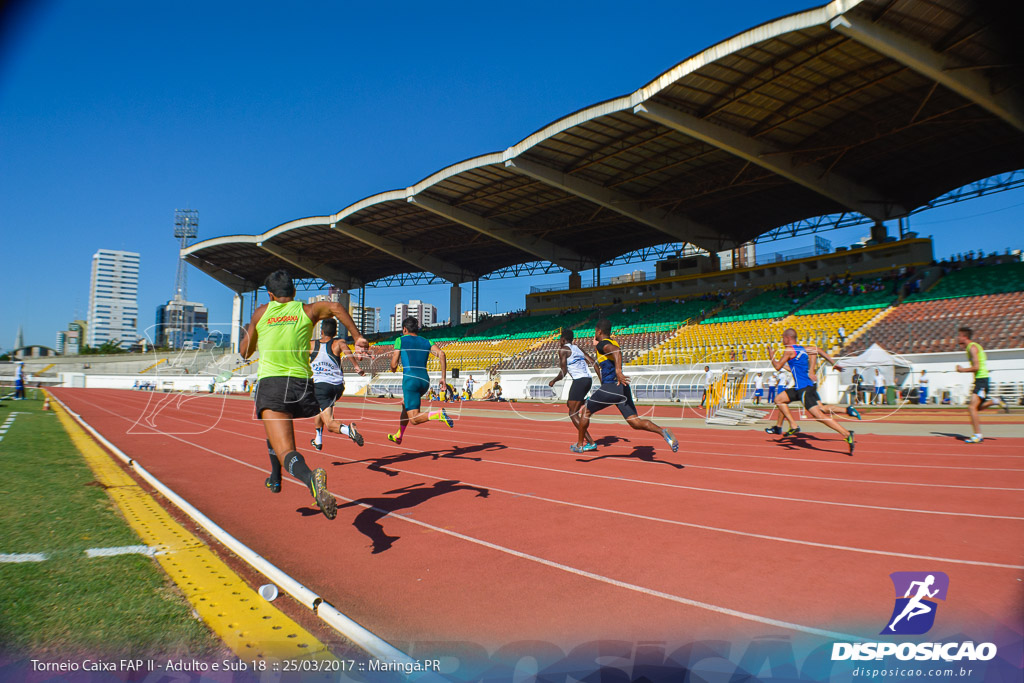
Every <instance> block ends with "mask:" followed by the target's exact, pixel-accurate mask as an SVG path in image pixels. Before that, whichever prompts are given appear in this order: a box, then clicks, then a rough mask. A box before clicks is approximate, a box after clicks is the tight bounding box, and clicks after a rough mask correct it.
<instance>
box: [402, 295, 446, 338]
mask: <svg viewBox="0 0 1024 683" xmlns="http://www.w3.org/2000/svg"><path fill="white" fill-rule="evenodd" d="M409 316H412V317H413V318H416V320H418V321H419V322H420V327H421V328H423V327H432V326H434V325H436V324H437V307H436V306H433V305H431V304H427V303H423V302H422V301H420V300H419V299H410V300H409V303H407V304H395V314H394V315H393V316H391V331H392V332H401V331H402V321H403V320H405V319H406V318H408V317H409Z"/></svg>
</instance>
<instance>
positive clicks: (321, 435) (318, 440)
mask: <svg viewBox="0 0 1024 683" xmlns="http://www.w3.org/2000/svg"><path fill="white" fill-rule="evenodd" d="M313 441H314V442H316V443H318V444H321V443H323V442H324V429H323V427H321V428H319V429H317V430H316V436H314V437H313Z"/></svg>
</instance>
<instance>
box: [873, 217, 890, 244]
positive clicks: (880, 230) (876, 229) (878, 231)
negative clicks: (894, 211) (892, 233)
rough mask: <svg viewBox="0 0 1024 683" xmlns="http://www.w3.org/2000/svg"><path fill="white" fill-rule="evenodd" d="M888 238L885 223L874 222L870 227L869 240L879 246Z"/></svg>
mask: <svg viewBox="0 0 1024 683" xmlns="http://www.w3.org/2000/svg"><path fill="white" fill-rule="evenodd" d="M888 236H889V231H888V230H887V229H886V227H885V223H883V222H882V221H875V224H874V225H872V226H871V239H872V240H874V241H875V242H876V243H877V244H881V243H882V242H884V241H885V238H886V237H888Z"/></svg>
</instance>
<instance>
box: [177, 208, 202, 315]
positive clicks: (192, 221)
mask: <svg viewBox="0 0 1024 683" xmlns="http://www.w3.org/2000/svg"><path fill="white" fill-rule="evenodd" d="M198 234H199V211H197V210H196V209H175V210H174V238H175V239H178V240H181V248H182V249H184V248H185V247H187V246H188V243H189V240H194V239H195V238H196V236H197V235H198ZM174 298H175V299H181V300H182V301H187V300H188V271H187V270H185V259H183V258H181V252H180V251H179V252H178V275H177V278H175V281H174Z"/></svg>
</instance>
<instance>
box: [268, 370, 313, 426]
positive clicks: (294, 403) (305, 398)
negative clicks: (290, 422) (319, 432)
mask: <svg viewBox="0 0 1024 683" xmlns="http://www.w3.org/2000/svg"><path fill="white" fill-rule="evenodd" d="M264 410H272V411H274V412H275V413H287V414H289V415H291V416H292V418H300V417H315V416H316V415H319V414H320V404H318V403H317V401H316V395H315V393H314V390H313V379H312V378H306V379H303V378H301V377H263V378H262V379H260V381H259V384H257V385H256V417H258V418H259V419H261V420H262V419H263V411H264Z"/></svg>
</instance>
